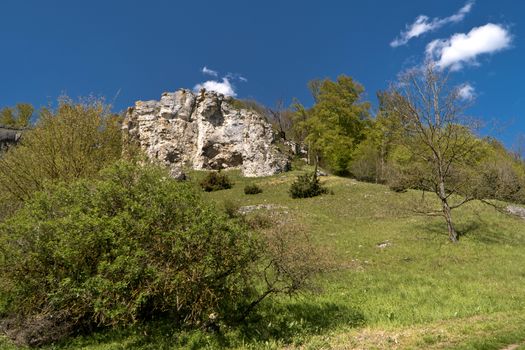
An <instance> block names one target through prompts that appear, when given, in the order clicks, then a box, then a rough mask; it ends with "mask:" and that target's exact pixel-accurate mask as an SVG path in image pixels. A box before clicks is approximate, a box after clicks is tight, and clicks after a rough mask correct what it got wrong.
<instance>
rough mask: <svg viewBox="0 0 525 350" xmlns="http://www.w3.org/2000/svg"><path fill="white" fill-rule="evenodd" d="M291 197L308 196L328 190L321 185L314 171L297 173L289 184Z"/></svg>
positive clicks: (314, 195) (317, 194)
mask: <svg viewBox="0 0 525 350" xmlns="http://www.w3.org/2000/svg"><path fill="white" fill-rule="evenodd" d="M289 193H290V196H291V197H292V198H310V197H316V196H319V195H322V194H326V193H328V190H327V189H326V188H325V187H323V186H322V185H321V182H320V181H319V177H318V176H317V174H316V172H313V173H306V174H303V175H299V176H298V177H297V180H295V181H294V182H293V183H292V185H291V186H290V190H289Z"/></svg>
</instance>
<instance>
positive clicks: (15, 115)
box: [0, 103, 34, 128]
mask: <svg viewBox="0 0 525 350" xmlns="http://www.w3.org/2000/svg"><path fill="white" fill-rule="evenodd" d="M33 112H34V108H33V106H31V105H30V104H28V103H18V104H17V105H16V107H15V108H10V107H5V108H3V109H2V110H0V126H11V127H16V128H25V127H27V126H29V122H30V121H31V117H32V115H33Z"/></svg>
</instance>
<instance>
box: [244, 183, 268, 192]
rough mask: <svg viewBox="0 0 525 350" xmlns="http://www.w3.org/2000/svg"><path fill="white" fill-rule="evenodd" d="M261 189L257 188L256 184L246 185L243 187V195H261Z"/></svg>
mask: <svg viewBox="0 0 525 350" xmlns="http://www.w3.org/2000/svg"><path fill="white" fill-rule="evenodd" d="M262 191H263V190H262V188H260V187H259V186H257V184H248V185H246V186H244V194H259V193H262Z"/></svg>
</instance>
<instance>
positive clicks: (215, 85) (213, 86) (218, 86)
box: [193, 78, 237, 97]
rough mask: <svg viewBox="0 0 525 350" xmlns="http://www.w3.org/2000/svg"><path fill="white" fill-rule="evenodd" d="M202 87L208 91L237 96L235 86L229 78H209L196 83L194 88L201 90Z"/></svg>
mask: <svg viewBox="0 0 525 350" xmlns="http://www.w3.org/2000/svg"><path fill="white" fill-rule="evenodd" d="M201 89H206V90H208V91H215V92H218V93H220V94H223V95H225V96H232V97H235V96H237V93H236V92H235V89H234V86H233V85H232V84H231V82H230V81H229V80H228V78H222V82H220V81H217V80H208V81H205V82H203V83H200V84H197V85H195V87H194V88H193V90H194V91H197V92H198V91H199V90H201Z"/></svg>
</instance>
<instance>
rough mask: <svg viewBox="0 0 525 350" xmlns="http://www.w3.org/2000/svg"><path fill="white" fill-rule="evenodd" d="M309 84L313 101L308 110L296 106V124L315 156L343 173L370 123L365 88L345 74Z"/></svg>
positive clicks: (345, 171) (346, 169) (339, 172)
mask: <svg viewBox="0 0 525 350" xmlns="http://www.w3.org/2000/svg"><path fill="white" fill-rule="evenodd" d="M309 86H310V87H311V89H312V95H313V96H314V99H315V101H316V103H315V105H314V106H313V107H312V108H311V109H310V110H306V109H305V108H304V107H302V106H301V105H296V108H295V109H296V113H297V114H298V115H299V116H300V118H301V119H302V120H303V121H302V122H300V123H299V125H298V127H299V128H303V129H304V130H305V133H306V135H307V136H306V137H305V143H306V145H307V146H308V148H309V152H310V153H312V154H313V155H314V158H315V159H317V157H320V159H321V160H322V161H323V162H324V163H325V164H326V165H327V166H328V167H329V168H330V169H331V170H333V171H334V172H335V173H338V174H345V173H347V172H348V167H349V163H350V161H351V159H352V156H353V152H354V151H355V149H356V147H357V145H359V143H360V142H361V141H363V140H364V138H365V130H366V128H367V127H368V126H369V123H370V119H369V109H370V104H369V103H368V102H362V101H361V97H362V94H363V93H364V88H363V87H362V86H361V85H360V84H359V83H357V82H355V81H354V80H353V79H352V78H351V77H348V76H344V75H341V76H339V77H338V78H337V80H336V81H331V80H329V79H325V80H322V81H314V82H311V83H310V84H309Z"/></svg>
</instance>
